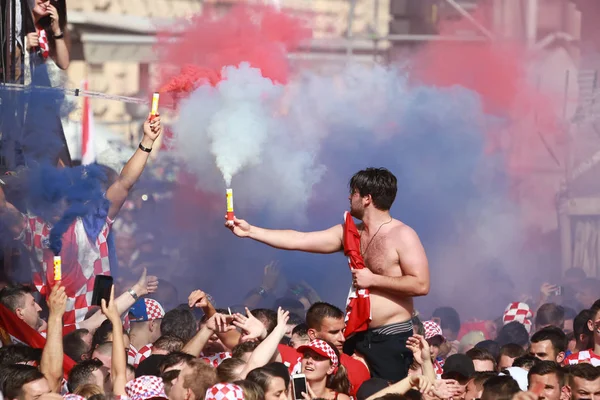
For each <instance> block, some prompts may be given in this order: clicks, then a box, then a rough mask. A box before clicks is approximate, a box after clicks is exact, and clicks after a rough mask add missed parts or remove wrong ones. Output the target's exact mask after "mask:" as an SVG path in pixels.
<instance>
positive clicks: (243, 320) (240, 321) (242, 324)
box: [233, 308, 267, 342]
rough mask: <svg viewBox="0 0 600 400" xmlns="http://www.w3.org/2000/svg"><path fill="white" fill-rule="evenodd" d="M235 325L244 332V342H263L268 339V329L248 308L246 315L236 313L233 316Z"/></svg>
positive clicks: (242, 338)
mask: <svg viewBox="0 0 600 400" xmlns="http://www.w3.org/2000/svg"><path fill="white" fill-rule="evenodd" d="M233 324H234V325H235V326H237V327H238V328H240V329H241V330H242V332H243V333H242V337H241V340H242V342H247V341H249V340H254V339H260V340H263V339H264V338H266V337H267V328H265V325H264V324H263V323H262V322H260V320H258V319H257V318H256V317H255V316H254V315H252V313H251V312H250V310H249V309H248V308H246V315H242V314H239V313H236V314H235V315H234V316H233Z"/></svg>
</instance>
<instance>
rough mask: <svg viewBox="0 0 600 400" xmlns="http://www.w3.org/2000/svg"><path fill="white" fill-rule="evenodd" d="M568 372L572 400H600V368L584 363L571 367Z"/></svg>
mask: <svg viewBox="0 0 600 400" xmlns="http://www.w3.org/2000/svg"><path fill="white" fill-rule="evenodd" d="M567 372H568V388H569V392H570V394H571V399H572V400H582V399H596V398H600V368H598V367H594V366H592V365H591V364H587V363H582V364H576V365H570V366H569V367H568V369H567Z"/></svg>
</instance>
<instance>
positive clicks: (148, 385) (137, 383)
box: [125, 376, 168, 400]
mask: <svg viewBox="0 0 600 400" xmlns="http://www.w3.org/2000/svg"><path fill="white" fill-rule="evenodd" d="M125 395H126V396H127V398H128V399H130V400H150V399H165V400H167V399H168V397H167V394H166V393H165V384H164V382H163V380H162V379H161V378H159V377H157V376H140V377H138V378H135V379H134V380H132V381H131V382H127V384H126V385H125Z"/></svg>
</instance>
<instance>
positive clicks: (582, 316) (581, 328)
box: [573, 310, 596, 348]
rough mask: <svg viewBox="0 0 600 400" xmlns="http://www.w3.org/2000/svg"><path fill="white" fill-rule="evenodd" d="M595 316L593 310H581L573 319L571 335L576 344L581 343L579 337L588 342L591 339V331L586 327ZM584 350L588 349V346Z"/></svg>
mask: <svg viewBox="0 0 600 400" xmlns="http://www.w3.org/2000/svg"><path fill="white" fill-rule="evenodd" d="M595 314H596V313H595V312H594V311H593V310H581V312H580V313H579V314H577V316H576V317H575V318H574V319H573V334H574V336H575V342H576V343H577V344H580V343H581V339H580V336H581V335H585V336H586V338H587V341H588V342H589V340H590V338H591V337H592V331H590V328H589V327H588V321H589V320H591V319H593V318H594V317H595V316H596V315H595ZM585 348H588V346H586V347H585Z"/></svg>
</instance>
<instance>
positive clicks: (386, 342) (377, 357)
mask: <svg viewBox="0 0 600 400" xmlns="http://www.w3.org/2000/svg"><path fill="white" fill-rule="evenodd" d="M412 335H413V329H412V323H411V322H410V321H407V322H401V323H398V324H393V325H386V326H382V327H379V328H375V329H369V330H367V331H364V332H359V333H357V334H355V335H353V336H352V337H350V338H349V339H347V340H346V342H345V343H344V353H346V354H348V355H352V354H354V352H357V353H360V355H362V356H363V357H364V359H365V361H366V362H367V365H368V366H369V370H370V371H371V377H373V378H381V379H385V380H386V381H389V382H392V383H394V382H398V381H400V380H402V379H404V378H406V377H407V376H408V370H409V369H410V366H411V365H412V362H413V353H412V351H410V349H408V347H406V340H407V339H408V338H409V337H411V336H412Z"/></svg>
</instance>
